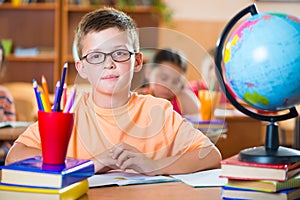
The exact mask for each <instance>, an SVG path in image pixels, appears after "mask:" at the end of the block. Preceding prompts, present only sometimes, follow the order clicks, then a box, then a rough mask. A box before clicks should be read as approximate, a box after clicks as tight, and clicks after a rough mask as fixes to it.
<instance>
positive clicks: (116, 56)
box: [81, 49, 135, 64]
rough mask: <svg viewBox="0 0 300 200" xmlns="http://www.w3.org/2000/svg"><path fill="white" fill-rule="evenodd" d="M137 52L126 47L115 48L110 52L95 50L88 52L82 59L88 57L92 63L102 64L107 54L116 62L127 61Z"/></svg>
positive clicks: (88, 60) (87, 59)
mask: <svg viewBox="0 0 300 200" xmlns="http://www.w3.org/2000/svg"><path fill="white" fill-rule="evenodd" d="M133 54H135V53H133V52H130V51H128V50H125V49H119V50H115V51H113V52H110V53H103V52H101V51H94V52H91V53H88V54H86V55H85V56H83V57H82V58H81V60H83V59H86V61H87V62H88V63H90V64H100V63H103V62H104V61H105V59H106V56H110V57H111V59H112V60H113V61H115V62H125V61H128V60H129V59H130V57H131V56H132V55H133Z"/></svg>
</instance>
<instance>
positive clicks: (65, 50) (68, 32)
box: [60, 0, 160, 84]
mask: <svg viewBox="0 0 300 200" xmlns="http://www.w3.org/2000/svg"><path fill="white" fill-rule="evenodd" d="M104 6H105V5H86V4H84V5H82V4H79V5H78V4H74V3H72V2H71V3H70V1H68V0H63V3H62V34H61V36H62V38H61V41H62V45H61V46H62V47H61V49H62V59H61V63H60V65H61V66H63V64H64V63H65V62H68V63H69V68H68V77H67V83H68V84H73V83H74V81H75V79H76V76H77V72H76V69H75V66H74V58H73V56H72V45H73V40H74V30H75V28H76V26H77V24H78V22H79V21H80V19H81V17H83V16H84V15H85V14H86V13H87V12H90V11H92V10H95V9H99V8H101V7H104ZM116 8H118V9H121V10H123V11H124V12H125V13H127V14H128V15H130V16H131V17H132V18H133V19H134V20H135V22H136V23H137V26H138V27H139V28H141V27H158V26H159V21H160V17H159V14H156V10H155V8H154V7H152V6H130V7H122V8H119V7H117V6H116ZM152 37H153V42H156V41H157V35H155V34H153V35H152ZM141 42H142V41H141Z"/></svg>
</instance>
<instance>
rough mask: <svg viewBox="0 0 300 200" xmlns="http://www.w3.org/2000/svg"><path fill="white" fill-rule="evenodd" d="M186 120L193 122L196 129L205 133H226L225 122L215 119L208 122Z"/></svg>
mask: <svg viewBox="0 0 300 200" xmlns="http://www.w3.org/2000/svg"><path fill="white" fill-rule="evenodd" d="M186 119H187V120H188V121H189V122H191V123H192V124H193V126H194V128H197V129H199V130H201V131H203V132H226V131H227V123H226V122H225V121H223V120H219V119H214V120H208V121H202V120H197V119H193V118H187V117H186Z"/></svg>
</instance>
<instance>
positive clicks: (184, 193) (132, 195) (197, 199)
mask: <svg viewBox="0 0 300 200" xmlns="http://www.w3.org/2000/svg"><path fill="white" fill-rule="evenodd" d="M98 199H101V200H112V199H125V200H127V199H130V200H135V199H137V200H141V199H142V200H160V199H161V200H183V199H184V200H207V199H209V200H220V199H222V197H221V188H220V187H211V188H193V187H190V186H188V185H186V184H184V183H182V182H171V183H155V184H142V185H129V186H111V187H100V188H92V189H89V191H88V193H87V194H86V195H84V196H82V197H81V198H80V199H79V200H98Z"/></svg>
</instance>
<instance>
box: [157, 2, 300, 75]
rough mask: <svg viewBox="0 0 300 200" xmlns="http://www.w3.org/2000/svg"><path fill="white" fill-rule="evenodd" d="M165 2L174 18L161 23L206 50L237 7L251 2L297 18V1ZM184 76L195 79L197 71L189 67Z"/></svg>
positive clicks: (298, 5) (263, 9) (298, 4)
mask: <svg viewBox="0 0 300 200" xmlns="http://www.w3.org/2000/svg"><path fill="white" fill-rule="evenodd" d="M165 2H166V3H167V5H168V6H169V7H170V8H171V9H172V10H173V20H172V26H167V25H165V24H162V26H163V27H167V28H170V29H172V30H176V31H178V32H180V33H181V34H184V35H185V36H186V37H190V38H191V40H194V42H196V43H197V44H198V45H199V46H201V47H203V48H204V49H205V50H208V49H211V48H214V47H215V45H216V41H217V39H218V37H219V35H220V33H221V32H222V30H223V28H224V27H225V25H226V24H227V22H228V21H229V20H230V19H231V18H232V17H233V16H234V15H235V14H236V13H238V12H239V11H240V10H242V9H243V8H245V7H247V6H249V5H251V4H253V3H255V4H256V6H257V8H258V10H259V12H263V11H277V12H284V13H289V14H292V15H295V16H298V17H300V1H299V2H291V1H290V2H289V1H288V0H282V2H278V0H277V2H276V0H274V1H253V0H184V1H182V0H165ZM166 38H168V37H161V40H165V39H166ZM170 44H174V43H170ZM191 51H193V50H191ZM195 52H196V54H197V51H193V53H194V54H195ZM199 54H202V53H199ZM194 56H195V57H197V56H196V55H194ZM200 57H202V56H200ZM200 57H199V56H198V59H197V58H196V59H195V62H196V63H197V62H199V59H200ZM187 77H188V79H189V80H190V79H195V78H196V77H198V75H197V71H195V70H193V69H192V68H189V71H188V72H187Z"/></svg>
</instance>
